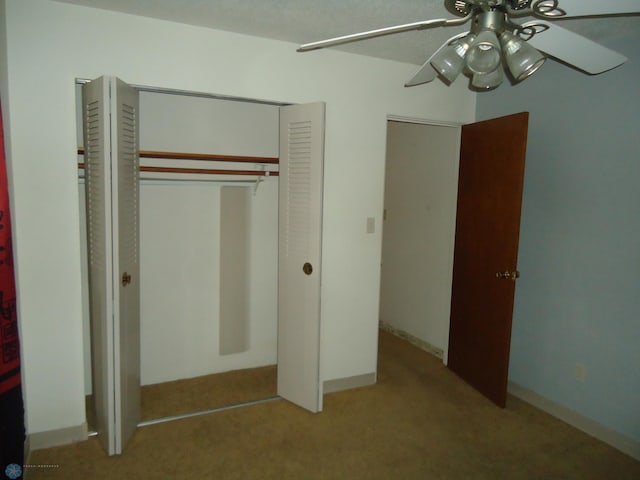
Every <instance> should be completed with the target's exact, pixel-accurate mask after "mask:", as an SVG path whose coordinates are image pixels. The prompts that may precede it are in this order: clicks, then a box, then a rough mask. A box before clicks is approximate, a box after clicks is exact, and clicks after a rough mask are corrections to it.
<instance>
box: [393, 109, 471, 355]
mask: <svg viewBox="0 0 640 480" xmlns="http://www.w3.org/2000/svg"><path fill="white" fill-rule="evenodd" d="M460 131H461V127H460V126H459V125H444V124H433V123H418V122H417V121H406V120H389V121H388V122H387V152H386V164H385V165H386V166H385V190H384V192H385V193H384V228H383V236H382V269H381V283H380V285H381V286H380V326H381V328H382V329H383V330H387V331H390V332H391V333H394V334H396V335H398V336H401V337H403V338H405V339H407V340H409V341H410V342H411V343H414V344H415V345H416V346H418V347H420V348H422V349H424V350H427V351H429V352H431V353H433V354H434V355H436V356H438V357H440V358H442V359H443V362H444V363H445V364H446V363H447V355H448V343H449V314H450V309H451V280H452V272H453V251H454V237H455V227H456V224H455V222H456V204H457V190H458V189H457V186H458V164H459V155H460Z"/></svg>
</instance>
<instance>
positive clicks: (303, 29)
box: [55, 0, 640, 65]
mask: <svg viewBox="0 0 640 480" xmlns="http://www.w3.org/2000/svg"><path fill="white" fill-rule="evenodd" d="M55 1H59V2H63V3H72V4H76V5H83V6H87V7H95V8H101V9H105V10H114V11H119V12H125V13H130V14H133V15H141V16H146V17H153V18H159V19H164V20H170V21H174V22H180V23H186V24H190V25H198V26H202V27H210V28H215V29H219V30H227V31H231V32H237V33H244V34H249V35H254V36H258V37H265V38H273V39H277V40H285V41H290V42H293V43H298V44H299V43H307V42H312V41H316V40H324V39H326V38H330V37H335V36H339V35H345V34H349V33H357V32H360V31H365V30H372V29H375V28H381V27H388V26H392V25H398V24H404V23H411V22H416V21H420V20H427V19H431V18H451V17H452V15H451V14H450V13H449V12H448V11H447V10H446V9H445V8H444V2H443V0H55ZM603 1H604V0H603ZM561 25H562V26H563V27H565V28H567V29H569V30H572V31H574V32H576V33H579V34H581V35H584V36H586V37H589V38H591V39H592V40H595V41H596V42H602V43H605V44H606V41H607V40H608V38H609V37H610V36H612V35H616V34H618V33H619V32H620V31H633V32H640V17H629V18H619V17H616V18H606V19H603V18H599V19H580V20H565V21H562V22H561ZM464 30H468V28H465V27H447V28H438V29H434V30H429V31H420V32H407V33H400V34H395V35H390V36H386V37H381V38H376V39H370V40H366V41H361V42H355V43H352V44H348V45H343V46H340V47H333V48H339V49H341V50H344V51H349V52H352V53H358V54H362V55H369V56H373V57H380V58H386V59H391V60H397V61H401V62H407V63H414V64H417V65H420V64H422V63H423V62H424V61H425V60H426V59H427V58H428V57H429V56H430V55H431V54H432V53H433V52H434V51H435V50H437V48H438V47H439V46H440V45H442V44H443V43H444V42H445V41H446V40H447V39H448V38H450V37H451V36H453V35H455V34H456V33H459V32H462V31H464ZM621 53H623V54H624V53H625V52H621ZM312 54H313V53H306V54H305V55H312Z"/></svg>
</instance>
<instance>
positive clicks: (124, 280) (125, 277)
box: [122, 272, 131, 287]
mask: <svg viewBox="0 0 640 480" xmlns="http://www.w3.org/2000/svg"><path fill="white" fill-rule="evenodd" d="M130 283H131V275H129V274H128V273H127V272H124V273H123V274H122V286H123V287H126V286H127V285H129V284H130Z"/></svg>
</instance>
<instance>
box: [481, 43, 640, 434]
mask: <svg viewBox="0 0 640 480" xmlns="http://www.w3.org/2000/svg"><path fill="white" fill-rule="evenodd" d="M606 45H607V46H608V47H609V48H613V49H616V50H618V51H620V52H621V53H623V54H625V55H626V56H628V57H629V59H630V61H629V62H628V63H627V64H625V65H623V66H622V67H620V68H618V69H615V70H612V71H610V72H607V73H605V74H602V75H599V76H593V77H592V76H588V75H584V74H582V73H579V72H577V71H575V70H573V69H570V68H567V67H565V66H563V65H561V64H559V63H556V62H555V61H552V60H549V61H547V62H546V64H545V65H544V66H543V67H542V69H541V70H540V71H539V72H537V73H536V74H534V75H533V76H532V77H531V78H530V79H528V80H526V81H524V82H522V83H521V84H519V85H517V86H515V87H512V86H509V85H502V86H501V87H500V88H498V89H497V90H495V91H493V92H490V93H482V94H479V95H478V103H477V118H478V119H479V120H483V119H487V118H492V117H497V116H501V115H504V114H508V113H514V112H519V111H529V112H531V115H530V124H529V142H528V154H527V167H526V175H525V191H524V200H523V211H522V226H521V240H520V256H519V270H520V271H521V272H522V277H521V279H520V280H519V282H518V287H517V293H516V303H515V311H514V320H513V335H512V347H511V364H510V372H509V377H510V381H512V382H515V383H517V384H519V385H521V386H523V387H525V388H528V389H530V390H533V391H534V392H536V393H538V394H540V395H542V396H544V397H546V398H548V399H550V400H553V401H555V402H557V403H559V404H562V405H564V406H566V407H568V408H570V409H572V410H574V411H576V412H578V413H580V414H582V415H585V416H587V417H589V418H591V419H593V420H595V421H597V422H599V423H601V424H603V425H605V426H607V427H609V428H612V429H614V430H616V431H617V432H619V433H621V434H623V435H625V436H627V437H629V438H631V439H633V440H635V441H640V54H639V53H638V45H640V30H639V31H638V32H637V33H636V34H632V35H631V36H630V37H627V38H612V39H609V40H608V41H607V43H606ZM576 365H583V366H584V367H585V368H586V378H585V379H584V382H580V381H578V380H577V378H576Z"/></svg>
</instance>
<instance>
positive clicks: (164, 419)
mask: <svg viewBox="0 0 640 480" xmlns="http://www.w3.org/2000/svg"><path fill="white" fill-rule="evenodd" d="M276 400H282V397H270V398H265V399H262V400H253V401H251V402H243V403H236V404H234V405H228V406H226V407H218V408H212V409H210V410H202V411H200V412H193V413H185V414H184V415H175V416H171V417H162V418H158V419H155V420H145V421H144V422H140V423H138V427H148V426H150V425H158V424H160V423H167V422H173V421H175V420H183V419H185V418H192V417H200V416H202V415H209V414H210V413H218V412H225V411H227V410H236V409H238V408H243V407H252V406H254V405H260V404H262V403H270V402H274V401H276ZM97 435H98V432H95V431H91V432H89V433H88V434H87V436H88V437H95V436H97Z"/></svg>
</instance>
